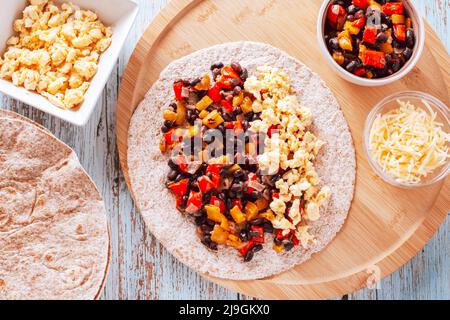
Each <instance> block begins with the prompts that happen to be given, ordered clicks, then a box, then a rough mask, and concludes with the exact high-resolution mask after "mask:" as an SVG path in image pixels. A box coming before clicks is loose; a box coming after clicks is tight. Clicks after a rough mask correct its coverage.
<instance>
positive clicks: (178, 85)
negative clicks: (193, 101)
mask: <svg viewBox="0 0 450 320" xmlns="http://www.w3.org/2000/svg"><path fill="white" fill-rule="evenodd" d="M183 87H184V84H183V82H182V81H179V82H175V83H174V84H173V91H174V93H175V98H176V99H177V100H183V94H182V92H183Z"/></svg>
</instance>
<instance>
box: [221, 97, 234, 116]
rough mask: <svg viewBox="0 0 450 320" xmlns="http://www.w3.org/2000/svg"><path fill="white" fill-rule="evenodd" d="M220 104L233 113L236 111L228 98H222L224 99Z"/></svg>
mask: <svg viewBox="0 0 450 320" xmlns="http://www.w3.org/2000/svg"><path fill="white" fill-rule="evenodd" d="M220 105H221V106H222V108H224V109H225V111H226V112H228V113H232V112H233V111H234V107H233V104H232V103H231V102H230V101H228V100H222V101H221V102H220Z"/></svg>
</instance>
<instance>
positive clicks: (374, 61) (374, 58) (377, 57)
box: [363, 50, 386, 69]
mask: <svg viewBox="0 0 450 320" xmlns="http://www.w3.org/2000/svg"><path fill="white" fill-rule="evenodd" d="M363 64H364V65H366V66H372V67H375V68H379V69H383V68H384V67H385V65H386V56H385V54H384V52H381V51H374V50H367V51H366V52H365V54H364V57H363Z"/></svg>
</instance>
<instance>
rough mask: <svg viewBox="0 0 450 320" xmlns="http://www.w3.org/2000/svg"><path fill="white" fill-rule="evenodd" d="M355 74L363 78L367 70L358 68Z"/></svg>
mask: <svg viewBox="0 0 450 320" xmlns="http://www.w3.org/2000/svg"><path fill="white" fill-rule="evenodd" d="M353 74H354V75H356V76H358V77H362V76H363V75H365V74H366V69H365V68H358V69H356V70H355V71H353Z"/></svg>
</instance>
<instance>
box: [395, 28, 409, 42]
mask: <svg viewBox="0 0 450 320" xmlns="http://www.w3.org/2000/svg"><path fill="white" fill-rule="evenodd" d="M394 35H395V37H396V38H397V39H398V40H400V41H405V40H406V26H405V25H404V24H397V25H395V26H394Z"/></svg>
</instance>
